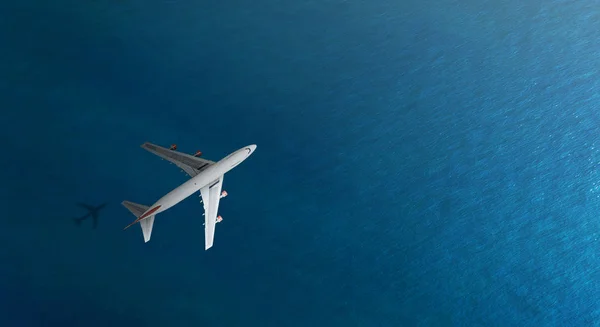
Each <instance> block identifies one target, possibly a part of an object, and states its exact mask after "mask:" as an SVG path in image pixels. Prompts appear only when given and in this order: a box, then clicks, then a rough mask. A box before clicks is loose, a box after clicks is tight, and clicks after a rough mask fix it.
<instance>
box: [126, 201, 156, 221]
mask: <svg viewBox="0 0 600 327" xmlns="http://www.w3.org/2000/svg"><path fill="white" fill-rule="evenodd" d="M121 204H122V205H123V206H124V207H125V208H127V210H129V211H130V212H131V213H132V214H133V215H134V216H135V218H138V217H139V216H141V215H142V214H143V213H144V212H146V210H148V208H149V207H148V206H145V205H143V204H137V203H133V202H129V201H123V202H121Z"/></svg>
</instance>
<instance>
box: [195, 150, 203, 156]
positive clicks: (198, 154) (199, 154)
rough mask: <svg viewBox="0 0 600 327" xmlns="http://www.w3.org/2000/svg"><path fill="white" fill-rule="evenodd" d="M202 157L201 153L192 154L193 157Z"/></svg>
mask: <svg viewBox="0 0 600 327" xmlns="http://www.w3.org/2000/svg"><path fill="white" fill-rule="evenodd" d="M200 156H202V151H196V153H194V157H200Z"/></svg>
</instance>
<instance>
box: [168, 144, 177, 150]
mask: <svg viewBox="0 0 600 327" xmlns="http://www.w3.org/2000/svg"><path fill="white" fill-rule="evenodd" d="M169 150H177V144H171V146H170V147H169Z"/></svg>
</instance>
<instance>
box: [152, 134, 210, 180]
mask: <svg viewBox="0 0 600 327" xmlns="http://www.w3.org/2000/svg"><path fill="white" fill-rule="evenodd" d="M142 148H143V149H146V150H148V151H150V152H152V153H154V154H155V155H157V156H159V157H161V158H163V159H165V160H168V161H170V162H172V163H174V164H176V165H177V166H178V167H179V168H181V169H183V171H185V172H186V173H187V174H188V175H189V176H190V177H194V176H196V175H198V174H199V173H200V172H201V171H203V170H204V169H206V168H208V167H209V166H210V165H212V164H214V161H210V160H206V159H200V158H198V157H194V156H192V155H189V154H186V153H182V152H178V151H174V150H169V149H167V148H163V147H162V146H158V145H156V144H152V143H149V142H146V143H144V144H142Z"/></svg>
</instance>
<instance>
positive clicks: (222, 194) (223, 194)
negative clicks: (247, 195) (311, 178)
mask: <svg viewBox="0 0 600 327" xmlns="http://www.w3.org/2000/svg"><path fill="white" fill-rule="evenodd" d="M226 196H227V191H225V190H223V191H221V199H222V198H224V197H226Z"/></svg>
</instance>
